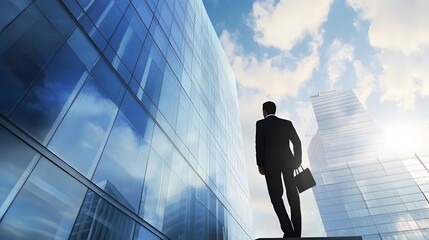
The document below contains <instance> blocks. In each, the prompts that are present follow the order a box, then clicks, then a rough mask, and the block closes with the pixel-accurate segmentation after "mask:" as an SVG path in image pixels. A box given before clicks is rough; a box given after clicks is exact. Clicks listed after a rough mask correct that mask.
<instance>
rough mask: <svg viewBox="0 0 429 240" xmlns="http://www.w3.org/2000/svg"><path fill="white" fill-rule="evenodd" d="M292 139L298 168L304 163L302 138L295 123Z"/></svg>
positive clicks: (292, 129) (292, 128)
mask: <svg viewBox="0 0 429 240" xmlns="http://www.w3.org/2000/svg"><path fill="white" fill-rule="evenodd" d="M290 140H291V142H292V144H293V155H294V158H295V163H296V165H295V168H298V167H299V166H301V163H302V149H301V140H300V139H299V136H298V134H297V133H296V130H295V128H294V127H293V124H292V123H291V136H290Z"/></svg>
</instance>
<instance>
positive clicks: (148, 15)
mask: <svg viewBox="0 0 429 240" xmlns="http://www.w3.org/2000/svg"><path fill="white" fill-rule="evenodd" d="M132 4H133V5H134V7H135V8H136V10H137V12H138V14H139V16H140V18H141V19H142V20H143V23H144V25H145V26H146V28H149V26H150V22H151V21H152V18H153V13H152V11H151V10H150V8H149V6H148V5H147V3H146V1H140V0H132Z"/></svg>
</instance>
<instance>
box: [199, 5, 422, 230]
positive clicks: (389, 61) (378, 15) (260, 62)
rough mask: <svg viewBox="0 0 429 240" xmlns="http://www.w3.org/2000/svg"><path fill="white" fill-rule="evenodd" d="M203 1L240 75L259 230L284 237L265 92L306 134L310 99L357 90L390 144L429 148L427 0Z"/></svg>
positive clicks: (307, 197)
mask: <svg viewBox="0 0 429 240" xmlns="http://www.w3.org/2000/svg"><path fill="white" fill-rule="evenodd" d="M203 2H204V5H205V7H206V10H207V12H208V14H209V17H210V19H211V21H212V23H213V25H214V27H215V30H216V32H217V34H218V36H219V38H220V40H221V43H222V46H223V48H224V50H225V53H226V55H227V57H228V59H229V61H230V63H231V66H232V69H233V70H234V73H235V76H236V81H237V89H238V95H239V102H240V117H241V124H242V129H243V143H244V149H245V156H246V159H247V163H248V164H247V165H248V166H247V171H248V178H249V186H251V187H250V196H251V206H252V208H253V217H254V224H255V228H254V231H255V232H254V233H255V237H262V236H264V237H276V236H279V235H281V232H280V229H279V227H278V223H277V220H276V218H275V215H274V211H273V210H272V207H271V204H270V202H269V198H268V194H267V192H266V186H265V182H264V179H263V178H262V177H261V176H259V175H258V173H257V169H256V164H255V157H254V127H255V121H256V120H258V119H260V118H261V115H262V114H261V111H260V109H261V104H262V103H263V102H264V101H266V100H274V101H275V102H276V103H277V105H278V113H277V115H278V116H280V117H283V118H288V119H290V120H292V121H293V122H294V125H295V126H296V128H297V130H298V134H299V135H300V136H301V138H303V137H304V135H305V129H304V124H303V123H304V119H305V116H306V113H307V111H308V110H307V109H308V101H309V97H310V96H311V95H315V94H317V93H319V92H324V91H329V90H337V91H341V90H350V89H352V90H354V91H355V93H356V94H357V96H358V97H359V99H360V101H361V102H362V103H363V104H364V106H365V107H366V109H367V111H368V112H369V113H370V115H371V116H372V117H373V118H374V121H376V123H377V124H378V125H379V126H380V129H381V131H382V132H383V133H384V135H385V138H386V144H388V145H389V146H391V148H392V149H395V150H397V151H399V154H405V155H406V154H410V153H413V152H417V153H427V152H428V150H427V149H429V97H428V96H429V27H428V26H429V15H428V14H427V12H429V1H426V0H376V1H375V0H335V1H334V0H318V1H314V0H313V1H312V0H237V1H232V0H203ZM392 139H394V140H393V141H392ZM395 139H396V140H395ZM303 147H304V151H305V150H306V149H305V148H306V146H303ZM304 161H306V160H304ZM304 164H306V163H304ZM307 166H308V165H307ZM310 193H311V192H309V193H305V194H304V195H301V198H302V201H303V204H306V205H307V206H309V207H308V208H307V209H306V211H305V213H304V216H303V221H304V229H303V235H305V236H317V235H321V234H322V235H323V233H324V230H323V226H322V224H321V222H320V219H319V218H318V213H317V208H316V207H315V204H314V199H313V198H312V196H311V194H310ZM309 225H311V229H310V228H308V227H307V228H306V226H309Z"/></svg>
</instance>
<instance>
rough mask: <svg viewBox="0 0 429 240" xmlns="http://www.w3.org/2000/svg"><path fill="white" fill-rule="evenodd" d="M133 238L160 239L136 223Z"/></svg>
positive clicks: (135, 239)
mask: <svg viewBox="0 0 429 240" xmlns="http://www.w3.org/2000/svg"><path fill="white" fill-rule="evenodd" d="M133 240H161V239H160V238H159V237H158V236H156V235H155V234H153V233H152V232H150V231H149V230H147V229H146V228H145V227H142V226H140V225H137V227H136V231H135V233H134V238H133Z"/></svg>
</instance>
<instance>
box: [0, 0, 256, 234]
mask: <svg viewBox="0 0 429 240" xmlns="http://www.w3.org/2000/svg"><path fill="white" fill-rule="evenodd" d="M240 129H241V128H240V123H239V118H238V100H237V93H236V88H235V78H234V74H233V72H232V70H231V68H230V65H229V63H228V61H227V59H226V57H225V55H224V52H223V49H222V47H221V45H220V42H219V39H218V37H217V35H216V33H215V31H214V29H213V26H212V25H211V22H210V20H209V18H208V16H207V13H206V11H205V9H204V6H203V3H202V1H199V0H61V1H60V0H58V1H52V0H4V1H0V239H198V240H200V239H240V240H241V239H251V237H252V233H251V230H250V228H251V222H252V216H251V211H250V206H249V193H248V186H247V179H246V171H245V169H244V168H245V162H244V158H243V152H242V150H243V148H242V139H241V132H240Z"/></svg>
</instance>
